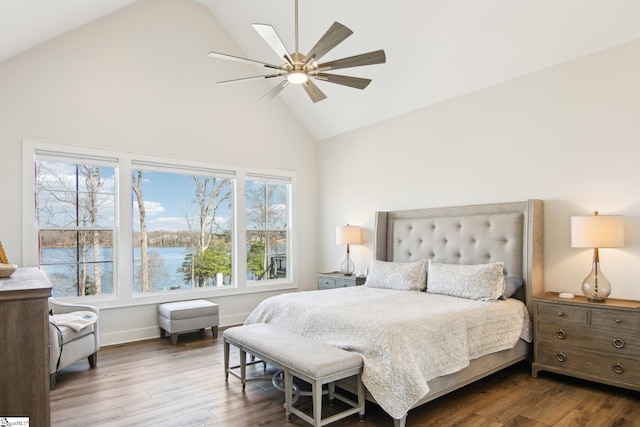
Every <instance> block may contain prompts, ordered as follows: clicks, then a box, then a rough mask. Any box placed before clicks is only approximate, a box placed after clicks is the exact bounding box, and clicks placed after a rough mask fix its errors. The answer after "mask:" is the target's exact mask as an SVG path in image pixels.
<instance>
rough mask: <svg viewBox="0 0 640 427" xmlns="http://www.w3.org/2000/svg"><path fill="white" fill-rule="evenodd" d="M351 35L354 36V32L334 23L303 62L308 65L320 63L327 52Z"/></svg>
mask: <svg viewBox="0 0 640 427" xmlns="http://www.w3.org/2000/svg"><path fill="white" fill-rule="evenodd" d="M351 34H353V31H351V30H350V29H348V28H347V27H345V26H344V25H342V24H341V23H339V22H334V23H333V25H331V27H330V28H329V29H328V30H327V32H326V33H324V35H323V36H322V37H320V40H318V42H317V43H316V44H315V46H313V47H312V48H311V50H310V51H309V53H308V54H307V56H305V57H304V60H303V62H305V63H306V62H308V61H311V60H314V61H318V60H319V59H320V58H322V57H323V56H324V55H325V54H326V53H327V52H329V51H330V50H331V49H333V48H334V47H336V46H338V45H339V44H340V43H342V41H344V40H345V39H346V38H347V37H349V36H350V35H351Z"/></svg>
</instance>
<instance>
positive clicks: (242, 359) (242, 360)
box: [240, 348, 247, 391]
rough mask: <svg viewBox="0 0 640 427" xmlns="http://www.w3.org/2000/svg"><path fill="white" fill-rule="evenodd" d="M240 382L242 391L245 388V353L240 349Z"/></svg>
mask: <svg viewBox="0 0 640 427" xmlns="http://www.w3.org/2000/svg"><path fill="white" fill-rule="evenodd" d="M240 380H241V381H242V391H244V389H245V388H246V387H247V352H246V351H245V350H244V348H240Z"/></svg>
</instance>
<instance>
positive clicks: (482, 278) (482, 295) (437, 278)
mask: <svg viewBox="0 0 640 427" xmlns="http://www.w3.org/2000/svg"><path fill="white" fill-rule="evenodd" d="M503 271H504V263H503V262H494V263H491V264H478V265H462V264H442V263H439V262H436V261H433V260H431V259H430V260H429V272H428V274H427V293H430V294H441V295H450V296H454V297H461V298H468V299H474V300H481V301H495V300H497V299H498V298H500V296H502V294H503V293H504V273H503Z"/></svg>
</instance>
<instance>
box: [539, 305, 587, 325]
mask: <svg viewBox="0 0 640 427" xmlns="http://www.w3.org/2000/svg"><path fill="white" fill-rule="evenodd" d="M536 306H537V314H538V321H551V322H552V321H562V322H568V323H576V324H582V325H586V323H587V310H586V309H585V308H582V307H569V306H566V305H561V304H537V305H536Z"/></svg>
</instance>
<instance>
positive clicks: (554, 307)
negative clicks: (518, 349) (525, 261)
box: [531, 293, 640, 391]
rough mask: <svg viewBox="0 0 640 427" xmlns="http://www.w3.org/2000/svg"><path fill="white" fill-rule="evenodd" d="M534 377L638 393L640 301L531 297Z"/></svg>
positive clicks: (639, 374) (552, 296)
mask: <svg viewBox="0 0 640 427" xmlns="http://www.w3.org/2000/svg"><path fill="white" fill-rule="evenodd" d="M533 310H534V313H533V317H534V331H535V341H534V350H533V351H534V353H533V357H534V362H533V364H532V365H531V375H532V376H533V377H536V376H537V375H538V372H539V371H549V372H555V373H559V374H564V375H570V376H574V377H577V378H583V379H587V380H591V381H597V382H601V383H604V384H610V385H614V386H618V387H624V388H628V389H632V390H638V391H640V302H638V301H629V300H616V299H613V298H609V299H607V301H606V302H605V303H592V302H588V301H587V299H586V298H585V297H582V296H576V297H575V298H571V299H565V298H560V297H559V296H558V294H555V293H548V294H545V295H544V296H538V297H534V298H533Z"/></svg>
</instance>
